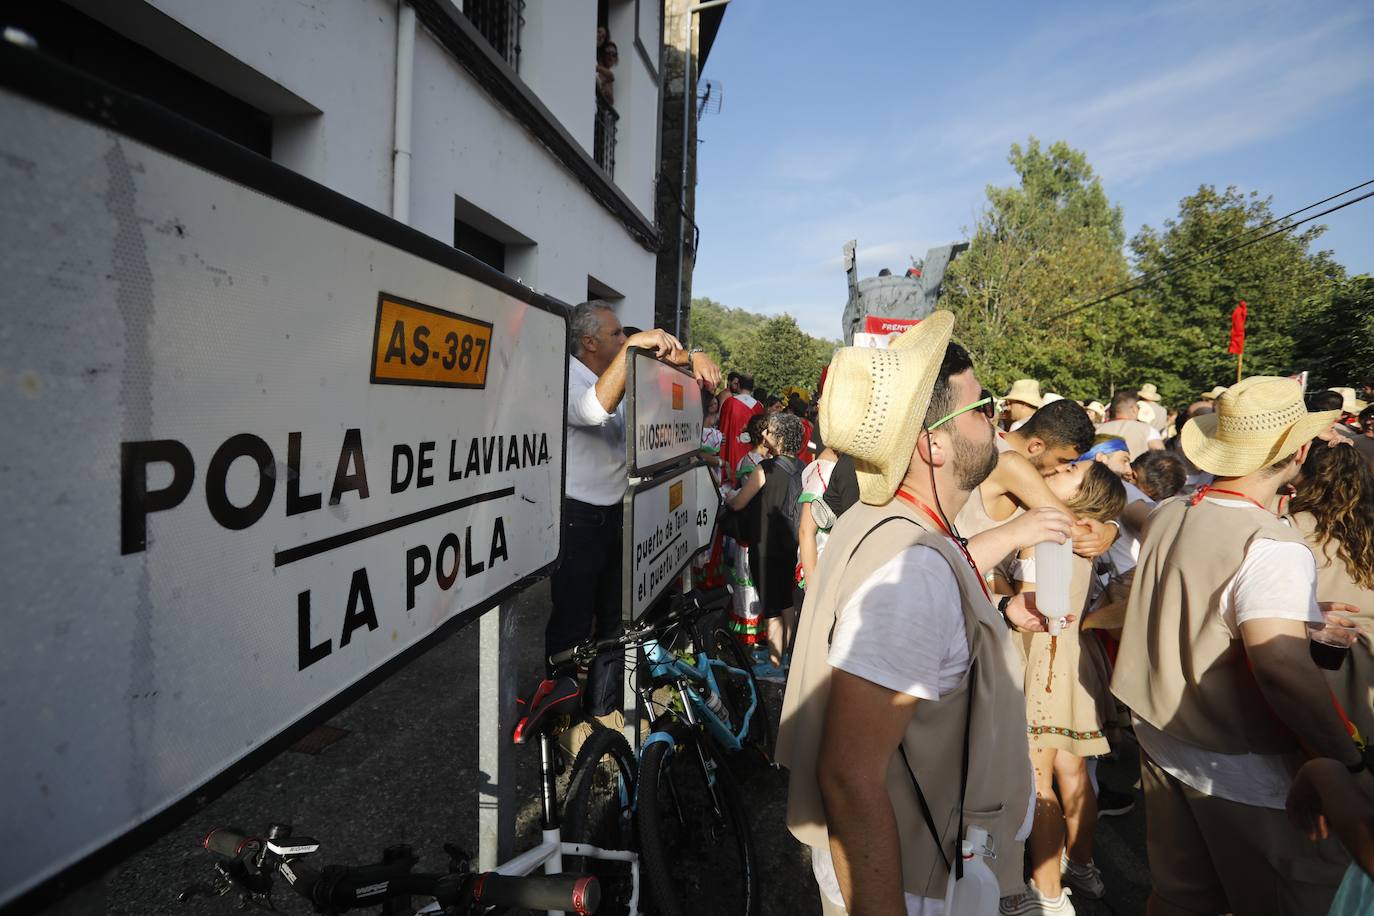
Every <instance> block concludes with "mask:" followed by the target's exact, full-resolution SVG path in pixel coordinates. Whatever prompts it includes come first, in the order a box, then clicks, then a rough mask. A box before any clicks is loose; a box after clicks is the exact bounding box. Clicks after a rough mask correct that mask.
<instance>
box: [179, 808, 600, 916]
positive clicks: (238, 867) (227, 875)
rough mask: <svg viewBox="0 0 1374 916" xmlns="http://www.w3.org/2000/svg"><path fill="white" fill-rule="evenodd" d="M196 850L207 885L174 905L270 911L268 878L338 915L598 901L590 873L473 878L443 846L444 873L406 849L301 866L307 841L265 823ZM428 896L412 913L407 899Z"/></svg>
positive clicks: (566, 906)
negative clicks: (209, 877) (206, 900)
mask: <svg viewBox="0 0 1374 916" xmlns="http://www.w3.org/2000/svg"><path fill="white" fill-rule="evenodd" d="M203 845H204V846H205V848H206V849H207V850H209V851H210V853H211V854H212V855H213V856H214V858H215V872H216V874H217V876H218V877H217V880H216V882H215V884H213V885H193V886H191V887H189V888H187V889H186V890H184V891H182V892H181V894H180V896H179V898H178V899H179V900H182V901H185V900H187V899H189V898H190V897H192V896H196V895H198V894H204V895H207V896H222V895H224V894H227V893H229V892H230V891H232V890H234V889H235V888H237V889H238V890H239V892H240V908H248V907H253V908H257V909H262V910H267V911H269V912H276V911H277V908H276V905H275V904H274V903H273V900H272V892H273V890H274V887H275V878H276V876H280V877H282V878H284V879H285V880H286V883H287V884H288V885H289V886H290V887H291V889H292V890H293V891H295V892H296V893H297V894H299V895H300V896H301V897H302V898H304V899H305V900H307V901H309V903H310V904H311V906H313V907H314V908H315V911H316V912H318V913H326V914H335V913H345V912H347V911H349V910H356V909H362V908H368V907H376V906H380V907H381V908H382V914H383V916H420V914H426V916H473V914H487V913H493V912H501V911H502V910H504V909H506V908H508V907H522V908H528V909H536V910H553V911H566V912H569V913H578V914H590V913H595V912H596V910H597V906H598V905H599V904H600V901H601V889H600V885H599V883H598V882H597V879H596V878H595V877H593V876H590V875H562V874H559V875H503V874H498V873H497V872H474V871H472V870H471V868H469V864H468V857H467V856H466V855H464V854H463V853H462V852H460V851H459V850H458V849H456V848H454V847H453V846H449V845H445V847H444V849H445V851H446V852H448V854H449V859H450V864H449V871H448V873H447V874H442V875H439V874H416V873H414V872H412V869H413V868H414V867H415V865H416V863H417V862H418V861H419V860H418V859H417V858H416V857H415V854H414V853H413V852H412V851H411V848H410V847H409V846H391V847H388V848H387V849H386V850H385V851H383V853H382V859H381V861H380V862H376V863H373V864H370V865H326V866H324V867H323V868H320V869H315V868H311V867H310V866H308V865H306V864H304V862H303V861H302V860H303V859H305V858H306V857H308V856H312V855H314V854H315V853H316V852H318V851H319V848H320V844H319V842H318V841H317V840H314V839H311V838H310V837H304V836H295V835H294V833H293V831H292V828H291V826H290V825H289V824H272V825H270V826H269V827H268V828H267V831H266V832H265V833H264V834H263V835H262V836H254V835H251V834H249V833H247V832H245V831H243V830H239V829H235V828H232V827H227V828H216V829H214V830H211V831H210V832H209V833H208V834H206V836H205V839H204V841H203ZM415 896H423V897H432V898H434V900H433V902H432V903H429V904H427V905H425V906H423V907H421V908H420V909H418V910H416V909H414V908H413V906H412V902H411V898H412V897H415Z"/></svg>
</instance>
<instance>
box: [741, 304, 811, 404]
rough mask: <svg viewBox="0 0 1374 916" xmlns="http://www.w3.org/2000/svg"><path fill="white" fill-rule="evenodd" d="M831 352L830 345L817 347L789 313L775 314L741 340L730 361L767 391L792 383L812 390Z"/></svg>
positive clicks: (773, 390)
mask: <svg viewBox="0 0 1374 916" xmlns="http://www.w3.org/2000/svg"><path fill="white" fill-rule="evenodd" d="M831 352H832V351H831V348H830V347H829V346H823V347H817V346H816V339H815V338H814V337H812V336H811V335H809V334H807V333H805V332H804V331H802V329H801V328H799V327H797V320H796V319H795V318H793V317H792V316H791V315H778V316H777V317H775V318H769V319H768V321H767V322H766V323H765V324H763V325H762V326H761V327H759V328H757V329H756V330H755V331H754V332H753V333H752V334H751V335H750V336H748V337H747V338H745V339H744V341H743V342H742V343H741V344H740V346H739V349H738V350H737V351H736V353H735V356H734V359H733V360H732V363H733V364H734V365H735V366H736V367H737V368H739V370H740V371H741V372H749V373H750V374H752V375H753V376H754V383H755V384H756V385H758V386H759V387H760V388H766V389H768V391H769V392H770V393H773V394H777V393H780V392H781V391H782V390H783V389H785V388H789V387H791V386H794V385H795V386H796V387H798V388H801V389H803V390H805V391H814V390H815V388H816V380H817V379H818V378H820V374H821V369H823V368H825V365H826V364H827V363H829V362H830V355H831ZM745 367H748V368H745Z"/></svg>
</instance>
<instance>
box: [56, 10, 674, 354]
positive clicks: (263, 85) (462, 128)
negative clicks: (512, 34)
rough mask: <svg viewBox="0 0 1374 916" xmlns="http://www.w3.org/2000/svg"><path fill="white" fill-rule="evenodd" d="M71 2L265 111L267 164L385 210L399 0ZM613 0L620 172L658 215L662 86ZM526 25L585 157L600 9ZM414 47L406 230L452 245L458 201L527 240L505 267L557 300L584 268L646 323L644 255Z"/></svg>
mask: <svg viewBox="0 0 1374 916" xmlns="http://www.w3.org/2000/svg"><path fill="white" fill-rule="evenodd" d="M73 5H75V6H78V7H79V8H81V9H83V10H84V11H85V12H87V13H88V14H89V15H92V16H95V17H96V18H98V19H101V20H103V21H105V22H106V23H107V24H108V25H110V26H111V27H113V28H116V29H117V30H119V31H121V32H123V33H125V34H127V35H129V37H132V38H134V39H135V40H138V41H140V42H142V43H144V44H146V45H148V46H149V47H150V48H151V49H152V50H153V51H155V52H156V53H159V54H161V55H162V56H164V57H167V58H169V59H171V60H173V62H175V63H177V64H179V65H180V66H182V67H184V68H185V69H188V70H191V71H192V72H194V73H196V74H197V75H198V76H201V77H202V78H204V79H207V80H209V81H211V82H214V83H215V84H216V85H218V86H220V88H223V89H225V90H227V91H229V92H231V93H233V94H236V95H239V96H240V97H242V98H245V100H246V101H251V102H252V103H253V104H255V105H257V106H258V107H259V108H261V109H263V110H265V111H267V112H268V113H270V114H272V115H273V117H274V132H273V158H274V159H276V160H277V161H279V162H281V163H282V164H284V165H286V166H288V167H289V168H292V169H294V170H296V171H298V172H300V173H301V174H303V175H306V176H307V177H309V178H312V179H314V180H315V181H318V182H320V183H322V184H324V185H326V186H328V187H330V188H332V189H334V190H336V191H339V192H340V193H343V194H346V195H348V196H349V197H352V198H354V199H355V200H358V201H360V202H362V203H364V204H366V205H367V206H370V207H373V208H375V209H377V210H380V211H382V212H387V213H389V212H390V209H391V184H392V171H391V151H392V142H393V136H394V120H395V112H394V99H395V85H396V72H395V71H396V21H397V6H396V3H394V2H388V0H315V2H314V3H311V4H303V3H296V4H290V5H286V4H281V3H279V2H276V0H235V2H233V3H206V2H204V0H143V2H142V3H139V4H130V5H128V6H126V7H125V8H124V10H125V12H122V13H113V12H110V7H108V6H107V5H106V4H104V3H100V2H97V0H75V2H74V3H73ZM457 5H458V6H459V7H461V3H460V2H459V3H457ZM614 5H615V6H617V7H621V6H627V7H628V9H629V10H630V16H631V19H630V20H629V24H628V25H626V26H625V29H624V32H623V35H624V38H625V40H624V41H623V42H622V41H620V40H619V39H618V40H617V44H619V45H621V64H620V67H619V68H618V72H617V81H616V88H617V93H618V97H617V102H618V105H617V107H618V108H620V107H621V106H622V105H623V106H624V107H623V108H622V109H621V110H622V117H621V121H620V132H619V144H618V146H617V150H616V176H615V177H616V181H617V184H618V185H619V187H620V188H621V190H622V192H623V193H624V194H625V195H626V196H627V197H628V198H629V199H630V201H631V202H632V203H634V204H635V206H636V207H638V208H639V209H640V211H641V212H643V213H645V214H652V213H653V209H654V186H653V176H654V174H655V172H656V170H657V162H656V158H655V156H656V146H657V127H658V124H657V105H658V90H657V86H656V84H655V83H654V80H653V78H652V74H651V73H650V71H649V70H648V69H647V67H646V66H645V65H644V64H643V62H642V61H641V60H640V58H639V55H638V54H637V53H636V52H635V51H634V49H633V31H634V30H633V18H632V17H633V0H621V2H620V3H616V4H614ZM116 6H118V5H116ZM646 7H647V8H648V9H647V10H646V12H647V13H650V14H652V13H653V12H654V11H653V10H652V8H651V7H652V4H646ZM129 10H132V11H133V12H128V11H129ZM159 14H160V15H159ZM621 14H623V9H617V15H621ZM525 18H526V24H525V29H524V31H523V32H522V41H521V45H522V55H521V71H522V79H523V80H524V81H525V83H526V84H527V85H528V86H529V87H530V88H531V89H532V90H533V91H534V92H535V93H536V94H537V95H538V96H539V98H540V100H541V102H542V103H543V104H544V105H545V107H546V108H548V109H549V111H550V112H552V113H553V115H554V116H555V117H556V118H558V119H559V120H560V122H561V123H562V124H563V126H564V128H565V129H566V130H567V131H568V133H569V134H570V135H571V136H573V137H574V138H575V139H576V140H577V141H578V142H579V143H580V144H582V146H583V148H584V149H586V150H587V152H588V154H589V155H590V153H591V150H592V138H593V130H594V117H595V96H594V92H595V82H594V80H595V68H594V64H595V43H596V2H595V0H530V2H529V3H528V5H527V7H526V11H525ZM138 19H142V20H143V23H142V24H141V25H140V24H138V23H135V24H133V25H129V24H128V22H132V21H134V20H138ZM120 20H127V22H124V23H121V21H120ZM149 22H152V23H153V25H149V24H148V23H149ZM130 31H138V32H139V33H140V34H137V35H133V34H129V33H130ZM415 45H416V48H415V70H414V102H413V105H414V115H413V125H414V126H413V133H412V139H411V148H412V151H413V153H412V164H411V173H412V178H411V219H410V222H411V224H412V225H414V226H415V227H416V228H418V229H420V230H421V231H423V232H426V233H428V234H430V235H433V236H434V237H435V238H438V239H441V240H442V241H444V242H446V243H448V244H452V243H453V218H454V201H455V197H459V198H463V199H464V200H465V201H467V202H468V203H470V204H472V205H475V206H476V207H479V208H481V209H482V210H484V211H486V212H487V213H488V214H490V215H491V216H492V217H494V218H495V219H496V220H497V221H499V222H501V223H503V224H505V225H507V226H509V227H512V228H513V229H515V230H516V231H517V232H518V233H519V234H520V235H522V236H524V237H526V238H527V239H528V240H530V241H532V242H533V243H534V244H533V245H528V246H526V247H524V248H521V249H515V250H512V251H511V256H510V257H508V263H507V272H508V273H510V274H511V275H513V276H518V277H520V279H521V280H522V281H523V282H524V283H526V284H527V285H529V286H531V287H533V288H535V289H537V290H540V291H541V292H546V293H549V294H551V295H553V296H556V297H558V298H560V299H563V300H564V301H567V302H579V301H581V300H582V299H583V298H585V296H586V292H587V277H588V276H589V275H591V276H594V277H596V279H597V280H599V281H601V282H602V283H604V284H607V285H609V286H610V287H612V288H614V289H615V290H616V291H618V292H620V293H622V294H623V295H624V297H625V298H624V304H623V306H622V320H624V321H625V322H626V323H629V324H636V325H640V326H645V327H647V326H650V325H652V323H653V318H652V316H653V297H654V270H655V255H654V253H653V252H650V251H646V250H645V249H644V248H643V247H642V246H640V245H639V244H638V243H636V242H635V241H634V240H633V239H632V238H631V237H630V235H629V234H628V232H626V230H625V228H624V227H623V226H622V224H621V223H620V222H619V221H618V220H617V219H616V218H615V217H613V216H612V215H611V214H610V213H609V212H608V211H607V210H606V209H605V208H604V207H603V206H602V205H600V204H599V203H597V202H596V201H595V200H594V199H593V198H592V197H591V195H590V194H589V193H588V192H587V190H586V189H585V188H584V187H583V186H582V185H581V184H580V183H579V182H578V180H577V179H576V178H574V177H573V176H572V174H571V173H570V172H569V171H568V170H567V169H566V168H565V167H564V166H563V165H562V163H561V162H559V161H558V160H557V159H556V158H555V157H554V156H553V154H552V153H550V152H549V151H548V149H547V148H546V147H545V146H544V145H543V144H542V143H541V142H540V141H539V139H538V138H537V137H536V136H534V135H533V134H532V133H531V132H530V131H529V130H528V129H526V128H525V127H524V126H523V125H522V124H520V123H517V122H516V121H515V119H513V118H512V117H511V116H510V115H509V114H507V112H506V111H505V109H504V108H502V107H500V106H498V105H497V104H496V103H495V102H494V101H493V100H492V98H491V97H490V96H489V95H487V94H486V93H485V92H484V91H483V90H482V89H481V88H480V87H478V86H477V85H476V83H475V82H474V81H473V80H472V79H471V78H470V77H469V76H468V74H467V72H466V71H465V70H464V69H463V68H462V67H461V66H460V65H459V64H458V63H457V62H456V61H455V60H454V59H453V58H452V57H451V56H450V55H449V52H448V51H447V50H446V49H445V48H443V47H442V46H441V45H439V44H438V43H437V42H436V41H435V40H434V39H433V38H432V37H431V36H430V35H429V33H427V32H426V31H425V30H424V29H423V28H420V29H419V30H418V34H417V36H416V43H415ZM188 48H195V49H196V50H195V51H194V53H188V51H187V49H188ZM653 51H654V53H655V54H656V53H657V48H654V49H653ZM178 58H180V59H178ZM621 92H624V101H623V102H621V101H620V96H619V93H621Z"/></svg>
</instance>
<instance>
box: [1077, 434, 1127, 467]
mask: <svg viewBox="0 0 1374 916" xmlns="http://www.w3.org/2000/svg"><path fill="white" fill-rule="evenodd" d="M1129 451H1130V448H1129V447H1127V445H1126V442H1125V440H1124V439H1108V440H1107V441H1106V442H1099V443H1097V444H1096V445H1094V446H1093V447H1092V448H1090V449H1088V450H1087V451H1086V452H1084V453H1083V454H1081V455H1079V456H1078V461H1092V460H1093V459H1095V458H1096V457H1097V456H1098V455H1110V454H1111V453H1112V452H1129ZM1074 463H1075V464H1077V461H1075V462H1074Z"/></svg>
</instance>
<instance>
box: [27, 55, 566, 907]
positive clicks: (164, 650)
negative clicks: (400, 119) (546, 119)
mask: <svg viewBox="0 0 1374 916" xmlns="http://www.w3.org/2000/svg"><path fill="white" fill-rule="evenodd" d="M22 53H23V52H16V51H13V50H10V51H7V52H5V54H4V60H3V64H4V66H3V68H0V71H2V72H0V76H2V77H3V86H2V87H0V125H3V129H0V183H3V186H4V188H5V205H4V207H3V210H0V277H3V287H0V297H2V298H3V303H4V316H5V318H4V324H3V328H0V384H3V392H4V393H3V397H2V398H0V425H2V426H3V429H4V430H5V434H4V442H5V448H4V458H3V460H0V503H2V504H3V505H4V511H5V519H6V523H5V525H4V527H3V529H0V548H3V550H2V551H0V556H3V562H0V570H3V571H0V593H3V595H4V609H3V621H4V638H3V639H0V698H3V699H0V734H3V735H4V736H5V750H4V752H3V753H0V786H3V789H2V790H0V791H2V792H3V801H0V809H3V810H4V812H5V814H4V822H5V826H6V830H7V831H8V833H9V835H10V836H11V837H12V838H13V840H14V841H13V842H11V843H8V844H6V850H5V854H4V855H3V856H0V904H3V903H5V902H6V901H10V900H13V899H14V898H16V897H17V896H18V895H20V894H22V893H24V892H25V891H26V890H28V889H30V888H33V887H34V886H35V885H37V884H39V883H40V882H42V881H44V880H45V879H47V878H49V877H52V876H53V875H55V874H57V873H59V872H61V871H62V870H63V869H65V868H67V867H68V866H71V865H72V864H73V863H76V862H78V861H79V860H83V859H85V857H87V856H88V855H90V854H92V853H95V852H97V851H101V850H104V851H105V852H106V853H109V852H110V850H111V848H112V847H111V846H110V844H111V843H112V842H113V841H116V840H118V839H119V838H120V837H122V836H124V835H126V834H127V833H128V832H129V831H130V830H132V829H134V828H136V827H138V826H139V825H141V824H144V823H145V822H147V821H148V820H149V819H150V818H153V817H154V816H155V815H158V814H159V813H160V812H169V809H171V812H172V813H174V811H175V806H178V804H179V803H181V802H182V801H183V800H184V799H186V798H187V797H188V796H189V795H190V794H191V793H193V792H196V791H198V790H199V789H200V788H201V787H203V786H206V785H207V783H209V784H214V783H216V782H217V781H220V780H222V779H223V778H225V777H224V774H225V773H226V772H227V771H228V770H229V769H230V768H231V767H236V770H237V771H242V770H243V769H244V768H245V767H246V766H248V765H249V764H251V763H252V762H253V761H254V760H261V759H263V757H265V756H266V755H267V754H269V753H270V752H271V751H272V750H273V749H275V748H276V747H280V746H281V744H282V743H283V742H285V741H287V740H290V738H291V737H293V736H294V735H295V734H297V733H299V731H300V730H301V727H302V726H303V725H305V724H308V723H309V722H310V721H312V719H313V718H315V717H318V716H320V715H322V714H323V713H324V712H325V711H327V710H328V709H330V708H333V707H334V706H337V704H338V703H339V702H340V701H341V699H342V698H344V697H346V696H348V695H349V694H348V692H349V691H350V689H352V690H354V691H356V690H357V689H359V688H360V686H361V684H362V683H365V682H367V681H368V679H369V677H371V678H373V679H375V677H376V676H379V674H380V673H381V672H383V671H386V670H390V668H392V667H394V666H395V665H396V664H399V663H400V661H401V660H402V659H403V657H408V656H409V655H413V654H414V653H413V652H409V651H408V650H417V651H418V648H419V647H420V645H421V644H422V643H424V642H425V641H426V640H427V638H428V637H431V636H432V635H433V634H435V632H436V631H437V630H439V629H440V628H441V627H444V626H445V625H446V624H447V625H455V624H456V622H457V621H459V620H461V619H466V618H467V617H470V616H472V615H474V614H476V613H478V612H480V610H482V609H484V608H486V607H490V606H491V605H492V604H493V603H494V602H495V601H497V600H499V598H500V597H501V596H503V595H505V594H508V593H510V592H511V591H512V590H514V589H515V588H518V587H520V586H522V585H523V584H524V583H526V582H527V581H529V579H530V578H531V577H535V576H539V575H542V574H544V573H545V572H547V571H548V569H549V568H550V567H551V565H552V564H553V563H554V562H555V560H556V558H557V556H558V553H559V530H560V522H561V511H560V507H561V500H562V491H563V476H564V468H563V454H564V449H563V414H564V406H563V405H564V399H565V390H566V384H567V344H566V336H567V324H566V318H565V316H564V310H563V308H562V306H560V305H559V304H558V303H555V302H552V301H551V300H547V299H544V298H541V297H538V296H535V295H534V294H532V293H530V292H529V291H528V290H525V289H524V288H523V287H520V286H518V285H517V284H515V283H514V282H511V281H509V280H506V279H505V278H500V277H497V276H496V275H495V274H494V273H492V272H489V271H486V270H485V268H482V267H480V265H477V264H476V262H475V261H471V260H469V259H467V258H466V257H465V256H462V255H460V254H459V253H457V252H455V251H453V250H452V249H450V248H447V246H444V245H442V244H441V243H439V242H437V241H436V240H432V239H428V238H427V237H424V236H421V235H420V234H419V233H416V232H414V231H412V230H409V229H406V228H405V227H402V226H400V225H399V224H396V223H393V222H391V221H390V220H388V219H386V218H385V217H382V216H380V215H379V214H376V213H374V212H372V211H370V210H366V209H365V208H363V207H361V206H359V205H357V204H354V203H352V202H350V201H347V200H345V199H343V198H341V197H339V196H337V195H334V194H332V193H331V192H328V191H326V190H325V189H323V188H321V187H319V186H317V185H314V184H312V183H310V182H307V181H305V180H304V179H301V178H298V177H295V176H292V175H290V174H289V173H287V172H286V171H285V170H284V169H280V168H278V167H276V166H273V165H272V164H271V163H268V162H266V161H264V160H260V159H258V158H257V157H255V156H253V155H252V154H249V153H246V152H245V151H240V150H237V149H236V148H232V144H228V143H227V142H224V141H218V140H216V139H214V138H210V137H208V136H202V135H201V134H200V133H199V132H198V130H196V129H194V128H191V127H190V126H189V125H188V126H184V127H179V126H178V125H177V124H176V123H175V122H174V121H173V119H172V118H171V117H170V116H167V115H163V114H159V113H157V112H156V111H154V110H152V109H151V107H150V106H143V105H141V104H140V103H138V102H136V101H133V100H130V99H128V98H126V97H123V96H120V95H119V94H118V93H114V92H109V93H103V92H93V91H90V89H91V86H90V84H86V83H84V81H83V80H81V79H79V78H77V77H74V76H71V75H70V74H67V75H65V76H63V74H62V73H58V76H63V78H62V79H55V78H49V77H47V76H45V75H44V74H43V73H38V74H34V73H28V74H27V75H26V72H25V66H27V65H19V64H16V63H15V57H16V56H17V55H18V54H22ZM35 66H37V64H35ZM43 66H50V65H43ZM83 91H87V92H89V94H90V97H89V98H83V97H82V93H83ZM85 118H90V119H92V120H86V119H85ZM110 125H115V126H114V127H111V126H110ZM159 131H162V132H161V133H160V132H159ZM193 163H194V164H193ZM435 686H436V689H443V685H435ZM312 714H313V716H312ZM293 725H294V726H295V727H294V728H293ZM254 755H257V756H256V757H255V756H254Z"/></svg>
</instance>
